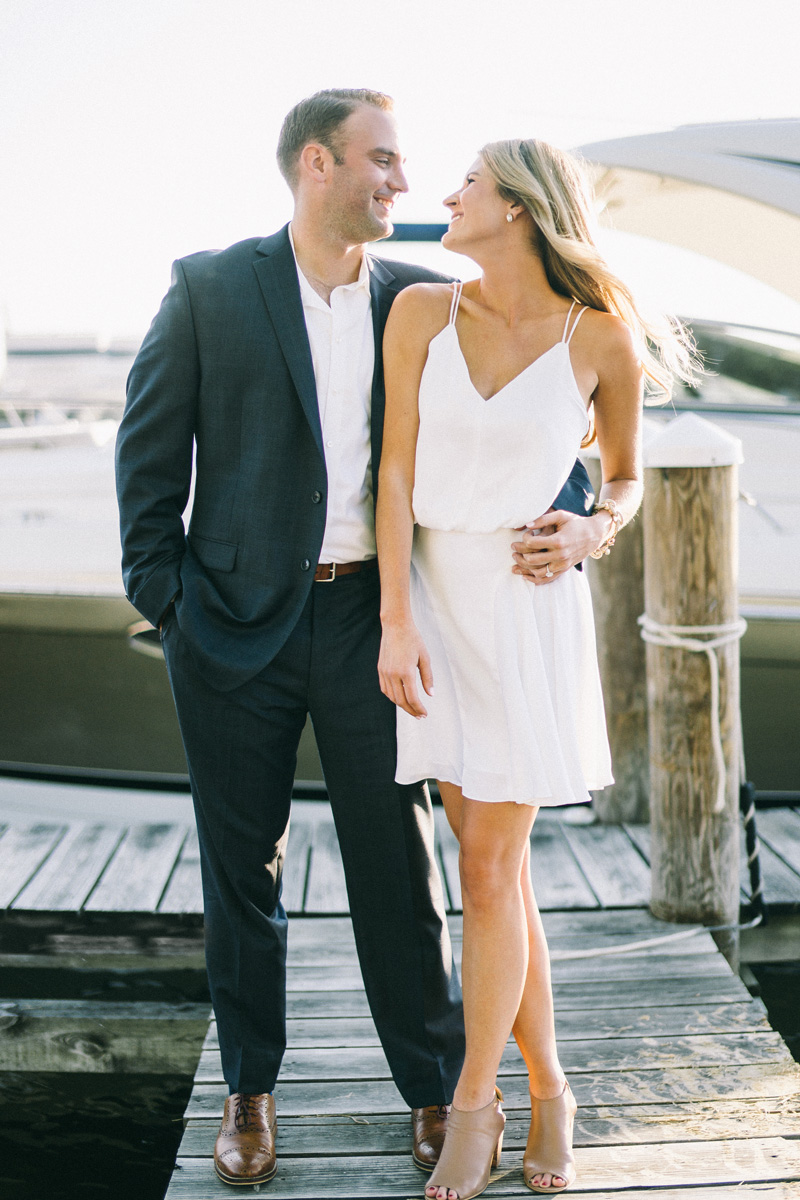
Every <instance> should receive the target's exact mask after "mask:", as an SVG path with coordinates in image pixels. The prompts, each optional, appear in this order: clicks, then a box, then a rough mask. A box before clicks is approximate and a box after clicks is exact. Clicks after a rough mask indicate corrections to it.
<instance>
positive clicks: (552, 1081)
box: [513, 842, 566, 1187]
mask: <svg viewBox="0 0 800 1200" xmlns="http://www.w3.org/2000/svg"><path fill="white" fill-rule="evenodd" d="M530 860H531V853H530V842H528V845H527V847H526V852H525V860H524V862H523V864H522V874H521V877H520V885H521V888H522V893H523V896H524V897H525V914H526V917H527V922H528V973H527V976H526V978H525V987H524V990H523V993H522V1002H521V1004H520V1006H519V1012H518V1013H517V1019H516V1021H515V1022H514V1029H513V1034H514V1038H515V1040H516V1043H517V1045H518V1046H519V1049H520V1053H521V1054H522V1057H523V1058H524V1059H525V1065H526V1067H527V1068H528V1078H529V1085H530V1090H531V1093H532V1095H534V1096H536V1097H537V1098H538V1099H539V1100H549V1099H551V1098H552V1097H554V1096H559V1095H560V1094H561V1092H562V1090H563V1087H564V1071H563V1069H562V1067H561V1063H560V1062H559V1060H558V1049H557V1047H556V1032H555V1019H554V1014H553V989H552V985H551V981H550V955H549V952H548V949H547V941H546V939H545V934H544V929H543V927H542V918H541V917H540V915H539V907H538V905H537V903H536V897H535V896H534V892H533V884H532V882H531V861H530ZM533 1181H534V1182H535V1183H537V1184H539V1185H541V1186H542V1187H563V1186H565V1185H566V1180H565V1179H561V1178H560V1177H559V1176H558V1175H550V1174H547V1173H545V1174H542V1175H535V1176H534V1179H533Z"/></svg>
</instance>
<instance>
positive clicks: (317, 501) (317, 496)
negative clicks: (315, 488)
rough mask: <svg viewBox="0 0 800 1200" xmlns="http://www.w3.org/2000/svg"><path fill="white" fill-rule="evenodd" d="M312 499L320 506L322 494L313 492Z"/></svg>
mask: <svg viewBox="0 0 800 1200" xmlns="http://www.w3.org/2000/svg"><path fill="white" fill-rule="evenodd" d="M311 499H312V500H313V501H314V503H315V504H319V502H320V500H321V499H322V492H312V493H311Z"/></svg>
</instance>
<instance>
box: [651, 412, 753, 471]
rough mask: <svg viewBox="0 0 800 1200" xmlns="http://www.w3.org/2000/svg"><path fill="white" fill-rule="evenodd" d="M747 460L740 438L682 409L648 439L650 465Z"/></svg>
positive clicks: (721, 464) (719, 464)
mask: <svg viewBox="0 0 800 1200" xmlns="http://www.w3.org/2000/svg"><path fill="white" fill-rule="evenodd" d="M740 462H744V455H743V454H742V443H741V442H740V440H739V438H737V437H733V435H732V434H730V433H726V432H725V430H724V429H721V428H720V427H719V425H715V424H714V423H713V421H707V420H706V419H705V417H698V415H697V413H682V414H681V416H679V417H676V418H675V420H674V421H670V422H669V424H668V425H664V426H663V427H662V429H661V430H660V431H659V432H658V433H657V434H655V436H654V437H651V438H649V439H648V440H647V442H646V443H645V447H644V465H645V466H646V467H730V466H732V465H733V464H734V463H740Z"/></svg>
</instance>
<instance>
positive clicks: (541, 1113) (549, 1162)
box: [522, 1080, 578, 1195]
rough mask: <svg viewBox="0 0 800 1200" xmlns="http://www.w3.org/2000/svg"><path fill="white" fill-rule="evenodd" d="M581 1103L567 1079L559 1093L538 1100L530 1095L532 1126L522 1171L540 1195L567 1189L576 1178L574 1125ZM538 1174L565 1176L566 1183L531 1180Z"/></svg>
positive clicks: (534, 1190)
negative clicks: (548, 1183) (533, 1181)
mask: <svg viewBox="0 0 800 1200" xmlns="http://www.w3.org/2000/svg"><path fill="white" fill-rule="evenodd" d="M577 1109H578V1106H577V1104H576V1103H575V1097H574V1096H573V1094H572V1089H571V1088H570V1086H569V1084H568V1083H567V1081H566V1080H564V1087H563V1088H562V1090H561V1092H560V1093H559V1095H558V1096H553V1097H552V1099H550V1100H539V1099H537V1097H536V1096H533V1095H532V1096H531V1128H530V1132H529V1133H528V1144H527V1146H526V1147H525V1157H524V1158H523V1160H522V1175H523V1178H524V1180H525V1184H526V1186H527V1187H529V1188H530V1189H531V1191H532V1192H538V1193H540V1194H541V1195H554V1194H555V1193H556V1192H564V1191H566V1190H567V1188H568V1187H569V1186H570V1184H572V1183H573V1182H574V1180H575V1159H574V1158H573V1157H572V1125H573V1121H574V1120H575V1113H576V1112H577ZM536 1175H553V1176H557V1177H558V1178H559V1179H563V1180H565V1183H564V1184H563V1186H561V1185H559V1186H555V1185H554V1184H550V1185H549V1187H545V1186H544V1185H543V1184H541V1183H532V1182H531V1180H532V1179H533V1178H534V1177H535V1176H536Z"/></svg>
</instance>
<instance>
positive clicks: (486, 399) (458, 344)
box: [442, 321, 574, 404]
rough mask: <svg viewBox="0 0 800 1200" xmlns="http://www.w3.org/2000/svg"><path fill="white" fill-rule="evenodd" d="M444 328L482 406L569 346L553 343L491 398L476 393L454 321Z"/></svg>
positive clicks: (562, 343) (560, 342) (562, 340)
mask: <svg viewBox="0 0 800 1200" xmlns="http://www.w3.org/2000/svg"><path fill="white" fill-rule="evenodd" d="M444 328H445V329H452V330H453V336H454V337H455V342H456V347H457V348H458V354H459V358H460V359H461V361H462V363H463V364H464V372H465V374H466V376H467V380H468V382H469V385H470V387H471V388H472V390H473V392H474V393H475V395H476V396H477V397H478V399H479V400H481V401H482V402H483V403H484V404H490V403H491V401H492V400H496V399H497V397H498V396H500V395H502V394H503V392H505V391H507V390H508V388H510V387H511V385H512V384H514V383H516V382H517V380H518V379H522V377H523V375H527V373H528V371H530V370H531V368H532V367H535V366H536V364H537V363H539V362H541V361H542V359H543V358H547V356H548V354H552V353H553V351H554V350H555V349H557V347H558V346H567V349H569V346H568V345H567V343H566V342H565V341H564V339H563V338H562V339H561V341H558V342H554V343H553V345H552V346H550V348H549V349H548V350H544V351H543V352H542V353H541V354H538V355H537V356H536V358H534V359H532V360H531V362H529V363H528V365H527V366H526V367H523V368H522V370H521V371H518V372H517V374H516V375H514V376H513V378H511V379H509V381H508V383H504V384H503V386H502V387H499V388H498V389H497V391H496V392H492V394H491V396H484V395H483V393H482V392H479V391H478V389H477V388H476V386H475V383H474V382H473V379H472V375H471V374H470V369H469V364H468V362H467V359H466V356H465V354H464V351H463V350H462V348H461V338H460V337H459V336H458V330H457V329H456V324H455V321H452V322H451V323H450V324H449V325H445V327H444ZM442 332H443V333H444V330H442ZM570 365H571V360H570ZM573 379H574V375H573Z"/></svg>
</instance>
